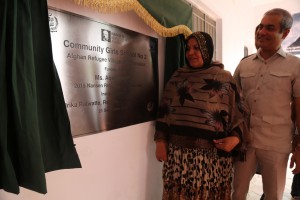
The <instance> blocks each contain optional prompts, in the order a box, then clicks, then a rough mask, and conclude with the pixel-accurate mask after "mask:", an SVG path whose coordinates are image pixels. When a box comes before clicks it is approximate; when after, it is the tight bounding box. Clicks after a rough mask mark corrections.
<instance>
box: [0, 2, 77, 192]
mask: <svg viewBox="0 0 300 200" xmlns="http://www.w3.org/2000/svg"><path fill="white" fill-rule="evenodd" d="M0 41H1V42H0V97H1V98H0V189H4V190H6V191H8V192H11V193H15V194H18V193H19V187H20V186H21V187H24V188H28V189H30V190H33V191H36V192H40V193H46V192H47V188H46V179H45V173H46V172H49V171H53V170H58V169H66V168H79V167H81V164H80V160H79V157H78V155H77V152H76V149H75V145H74V143H73V138H72V135H71V129H70V122H69V118H68V114H67V110H66V107H65V102H64V98H63V93H62V89H61V85H60V81H59V77H58V74H57V71H56V68H55V65H54V63H53V57H52V49H51V38H50V31H49V22H48V7H47V1H46V0H38V1H36V0H0Z"/></svg>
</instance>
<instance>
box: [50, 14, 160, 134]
mask: <svg viewBox="0 0 300 200" xmlns="http://www.w3.org/2000/svg"><path fill="white" fill-rule="evenodd" d="M48 11H49V26H50V32H51V40H52V49H53V57H54V62H55V65H56V68H57V71H58V74H59V77H60V80H61V84H62V89H63V92H64V98H65V102H66V107H67V111H68V114H69V118H70V122H71V129H72V134H73V136H80V135H85V134H91V133H97V132H102V131H106V130H112V129H116V128H121V127H125V126H129V125H134V124H138V123H142V122H147V121H151V120H153V119H155V115H156V110H157V105H158V66H157V65H158V62H157V56H158V55H157V52H158V47H157V45H158V40H157V38H153V37H150V36H147V35H143V34H141V33H138V32H135V31H131V30H128V29H125V28H121V27H117V26H115V25H111V24H107V23H103V22H99V21H97V20H93V19H90V18H87V17H83V16H80V15H77V14H74V13H70V12H66V11H62V10H57V9H54V8H49V10H48Z"/></svg>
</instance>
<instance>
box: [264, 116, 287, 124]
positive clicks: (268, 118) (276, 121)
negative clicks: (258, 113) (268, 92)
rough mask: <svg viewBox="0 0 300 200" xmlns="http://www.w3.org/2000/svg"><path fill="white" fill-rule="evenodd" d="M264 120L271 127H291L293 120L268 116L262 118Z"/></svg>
mask: <svg viewBox="0 0 300 200" xmlns="http://www.w3.org/2000/svg"><path fill="white" fill-rule="evenodd" d="M262 120H263V121H264V122H265V123H267V124H270V125H291V122H292V121H291V119H288V118H283V117H276V116H271V115H266V116H263V117H262Z"/></svg>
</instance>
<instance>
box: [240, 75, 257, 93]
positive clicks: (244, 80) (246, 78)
mask: <svg viewBox="0 0 300 200" xmlns="http://www.w3.org/2000/svg"><path fill="white" fill-rule="evenodd" d="M254 77H255V73H253V72H243V73H240V78H241V86H242V90H247V89H248V88H249V89H250V88H251V87H254V85H253V84H254V83H255V81H254Z"/></svg>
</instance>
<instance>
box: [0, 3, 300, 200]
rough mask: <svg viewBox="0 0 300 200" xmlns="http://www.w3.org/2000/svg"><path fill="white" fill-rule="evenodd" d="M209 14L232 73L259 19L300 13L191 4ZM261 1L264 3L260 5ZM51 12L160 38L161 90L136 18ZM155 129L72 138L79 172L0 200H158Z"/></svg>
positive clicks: (51, 176)
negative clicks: (155, 55) (154, 46)
mask: <svg viewBox="0 0 300 200" xmlns="http://www.w3.org/2000/svg"><path fill="white" fill-rule="evenodd" d="M191 1H192V2H193V3H195V4H197V5H199V7H200V8H202V9H204V10H206V11H208V12H210V15H211V16H212V17H214V19H216V20H217V21H218V22H221V23H219V24H220V25H219V26H220V27H219V28H220V29H219V32H218V38H217V42H220V44H219V45H218V46H219V48H220V47H222V48H220V49H219V51H221V54H220V55H221V57H220V58H218V59H219V60H222V62H223V63H224V64H225V68H226V69H227V70H229V71H232V72H233V71H234V69H235V67H236V66H237V64H238V63H239V61H240V59H241V58H242V57H243V48H244V45H246V46H248V47H249V50H250V53H251V51H252V52H254V51H255V48H254V45H253V43H254V29H255V26H256V24H257V23H259V21H260V19H261V17H262V15H263V13H264V12H265V11H266V10H268V9H271V8H273V7H282V8H285V9H288V10H289V11H291V12H292V11H300V3H299V0H278V1H274V3H272V4H269V5H258V6H257V7H253V6H252V5H251V1H249V0H213V1H212V0H191ZM262 1H263V0H262ZM48 3H49V5H50V6H53V7H57V8H61V9H63V10H67V11H71V12H75V13H78V14H81V15H85V16H88V17H91V18H94V19H98V20H100V21H104V22H107V23H111V24H115V25H117V26H120V27H124V28H128V29H131V30H135V31H137V32H140V33H143V34H146V35H150V36H153V37H158V38H159V40H158V41H159V68H160V74H159V77H160V86H161V85H162V77H163V73H162V71H163V70H162V68H163V63H164V60H163V59H164V39H162V38H161V37H159V36H158V35H157V34H156V33H154V32H153V31H152V30H151V29H150V28H149V27H147V26H146V25H145V24H144V23H143V21H142V20H141V19H139V18H138V17H137V16H136V15H135V13H133V12H128V13H119V14H99V13H97V12H95V11H93V10H91V9H89V8H84V7H81V6H77V5H75V4H74V3H73V0H48ZM153 133H154V123H153V122H147V123H143V124H138V125H134V126H129V127H125V128H121V129H116V130H112V131H107V132H103V133H99V134H95V135H90V136H85V137H79V138H75V139H74V141H75V143H76V148H77V151H78V153H79V156H80V159H81V162H82V166H83V168H82V169H72V170H61V171H55V172H51V173H47V175H46V177H47V188H48V193H47V194H46V195H41V194H38V193H35V192H32V191H29V190H26V189H23V188H22V189H21V193H20V194H19V195H14V194H10V193H7V192H4V191H3V190H1V191H0V200H157V199H160V198H161V193H162V181H161V168H162V165H161V163H158V162H157V161H156V160H155V154H154V151H155V144H154V142H153Z"/></svg>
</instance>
